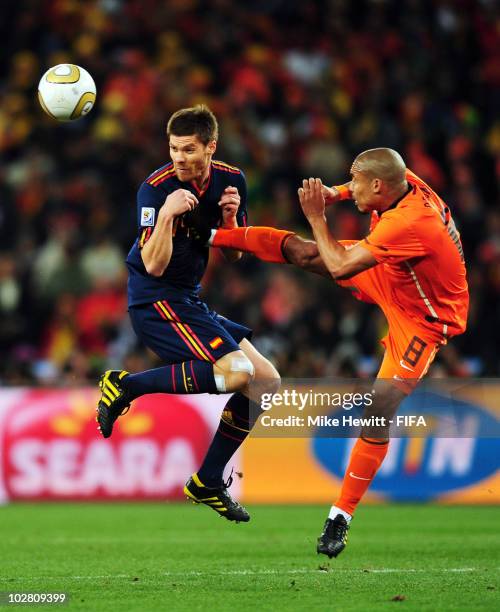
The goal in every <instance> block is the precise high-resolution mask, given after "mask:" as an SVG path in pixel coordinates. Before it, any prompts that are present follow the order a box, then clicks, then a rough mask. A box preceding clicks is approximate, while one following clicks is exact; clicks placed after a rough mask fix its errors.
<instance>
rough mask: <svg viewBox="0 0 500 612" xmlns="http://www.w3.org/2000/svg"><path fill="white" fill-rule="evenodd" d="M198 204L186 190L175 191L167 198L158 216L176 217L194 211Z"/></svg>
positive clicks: (196, 199)
mask: <svg viewBox="0 0 500 612" xmlns="http://www.w3.org/2000/svg"><path fill="white" fill-rule="evenodd" d="M197 204H198V198H197V197H196V196H195V195H194V193H191V192H190V191H189V190H188V189H176V190H175V191H173V192H172V193H171V194H169V195H168V196H167V199H166V200H165V203H164V204H163V206H162V207H161V209H160V214H161V213H162V211H165V212H164V213H163V214H166V215H170V216H172V217H178V216H179V215H183V214H184V213H187V212H189V211H190V210H194V208H195V207H196V206H197Z"/></svg>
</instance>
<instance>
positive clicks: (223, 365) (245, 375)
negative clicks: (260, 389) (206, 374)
mask: <svg viewBox="0 0 500 612" xmlns="http://www.w3.org/2000/svg"><path fill="white" fill-rule="evenodd" d="M254 374H255V368H254V366H253V363H252V362H251V361H250V359H248V357H247V356H246V355H245V354H244V353H243V352H242V353H233V354H232V355H230V356H225V357H223V358H222V359H220V360H219V361H218V362H217V363H216V364H215V377H216V381H217V382H218V388H219V390H220V391H227V392H228V393H231V392H235V391H241V390H243V389H245V388H246V387H248V385H249V384H250V383H251V382H252V380H253V377H254ZM217 377H219V379H218V378H217Z"/></svg>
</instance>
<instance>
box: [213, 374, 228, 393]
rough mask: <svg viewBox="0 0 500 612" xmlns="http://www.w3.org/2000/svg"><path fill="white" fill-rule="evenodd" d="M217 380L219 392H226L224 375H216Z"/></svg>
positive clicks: (216, 384)
mask: <svg viewBox="0 0 500 612" xmlns="http://www.w3.org/2000/svg"><path fill="white" fill-rule="evenodd" d="M214 378H215V386H216V387H217V391H218V392H219V393H225V392H226V379H225V378H224V376H223V375H222V374H214Z"/></svg>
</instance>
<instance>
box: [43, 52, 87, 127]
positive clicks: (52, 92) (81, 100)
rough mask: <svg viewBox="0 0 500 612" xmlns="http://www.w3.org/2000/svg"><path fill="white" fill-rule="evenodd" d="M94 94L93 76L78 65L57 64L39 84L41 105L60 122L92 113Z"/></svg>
mask: <svg viewBox="0 0 500 612" xmlns="http://www.w3.org/2000/svg"><path fill="white" fill-rule="evenodd" d="M95 95H96V89H95V83H94V79H93V78H92V77H91V76H90V74H89V73H88V72H87V71H86V70H85V69H84V68H80V66H76V65H75V64H58V65H57V66H53V67H52V68H49V69H48V70H47V72H46V73H45V74H44V75H43V77H42V78H41V79H40V83H39V84H38V100H39V102H40V105H41V107H42V108H43V110H44V111H45V112H46V113H47V115H50V116H51V117H52V118H53V119H57V120H58V121H73V120H74V119H80V117H83V116H84V115H86V114H87V113H89V112H90V111H91V110H92V107H93V106H94V102H95Z"/></svg>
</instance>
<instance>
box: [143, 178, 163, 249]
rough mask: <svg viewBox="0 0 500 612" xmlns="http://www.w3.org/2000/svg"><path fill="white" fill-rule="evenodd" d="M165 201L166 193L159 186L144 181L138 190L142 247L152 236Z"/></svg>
mask: <svg viewBox="0 0 500 612" xmlns="http://www.w3.org/2000/svg"><path fill="white" fill-rule="evenodd" d="M164 201H165V194H164V193H163V192H162V191H161V190H159V189H158V188H157V187H153V186H152V185H149V184H148V183H143V184H142V185H141V186H140V188H139V191H138V192H137V226H138V231H139V242H138V246H139V248H140V249H142V247H143V246H144V245H145V244H146V242H147V241H148V240H149V238H150V237H151V234H152V233H153V230H154V228H155V225H156V220H157V218H158V211H159V210H160V208H161V207H162V205H163V202H164Z"/></svg>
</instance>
